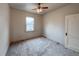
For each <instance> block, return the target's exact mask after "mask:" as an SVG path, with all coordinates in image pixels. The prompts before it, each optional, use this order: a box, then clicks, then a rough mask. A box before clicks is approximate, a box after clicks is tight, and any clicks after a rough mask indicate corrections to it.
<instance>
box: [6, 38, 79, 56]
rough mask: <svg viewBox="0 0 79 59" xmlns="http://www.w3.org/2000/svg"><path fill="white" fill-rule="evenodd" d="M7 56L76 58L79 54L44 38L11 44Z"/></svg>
mask: <svg viewBox="0 0 79 59" xmlns="http://www.w3.org/2000/svg"><path fill="white" fill-rule="evenodd" d="M6 55H7V56H78V55H79V53H78V52H75V51H73V50H70V49H67V48H65V47H64V46H63V45H61V44H58V43H57V42H55V41H52V40H49V39H47V38H44V37H39V38H35V39H31V40H26V41H22V42H19V43H14V44H12V45H11V46H10V47H9V49H8V52H7V54H6Z"/></svg>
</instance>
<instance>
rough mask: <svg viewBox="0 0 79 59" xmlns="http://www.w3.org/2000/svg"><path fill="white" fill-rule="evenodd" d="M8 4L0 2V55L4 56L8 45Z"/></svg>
mask: <svg viewBox="0 0 79 59" xmlns="http://www.w3.org/2000/svg"><path fill="white" fill-rule="evenodd" d="M9 16H10V15H9V6H8V4H0V56H2V55H3V56H4V55H5V54H6V52H7V49H8V46H9Z"/></svg>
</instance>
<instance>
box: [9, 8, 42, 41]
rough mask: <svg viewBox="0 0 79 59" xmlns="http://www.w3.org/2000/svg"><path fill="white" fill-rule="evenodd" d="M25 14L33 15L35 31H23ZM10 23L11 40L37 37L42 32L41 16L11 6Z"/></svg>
mask: <svg viewBox="0 0 79 59" xmlns="http://www.w3.org/2000/svg"><path fill="white" fill-rule="evenodd" d="M27 16H33V17H34V18H35V31H33V32H26V31H25V20H26V17H27ZM10 23H11V26H10V27H11V28H10V29H11V31H10V32H11V33H10V35H11V39H10V40H11V42H14V41H19V40H24V39H28V38H32V37H37V36H40V35H41V33H42V16H40V15H36V14H32V13H29V12H25V11H21V10H17V9H14V8H11V22H10Z"/></svg>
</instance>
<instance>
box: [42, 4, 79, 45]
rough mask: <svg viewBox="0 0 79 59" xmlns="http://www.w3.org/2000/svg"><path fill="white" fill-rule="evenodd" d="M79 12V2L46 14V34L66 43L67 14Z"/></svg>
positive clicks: (50, 37)
mask: <svg viewBox="0 0 79 59" xmlns="http://www.w3.org/2000/svg"><path fill="white" fill-rule="evenodd" d="M76 13H79V4H70V5H67V6H64V7H62V8H59V9H56V10H54V11H51V12H48V13H47V14H45V15H44V30H43V31H44V35H46V36H47V37H48V38H49V39H51V40H54V41H57V42H60V43H61V44H63V45H64V44H65V39H64V34H65V33H64V31H65V16H66V15H69V14H76Z"/></svg>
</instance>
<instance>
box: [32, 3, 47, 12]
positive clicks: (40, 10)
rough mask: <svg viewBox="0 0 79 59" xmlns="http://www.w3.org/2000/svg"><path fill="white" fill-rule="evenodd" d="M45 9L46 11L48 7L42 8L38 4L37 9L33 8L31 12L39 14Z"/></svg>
mask: <svg viewBox="0 0 79 59" xmlns="http://www.w3.org/2000/svg"><path fill="white" fill-rule="evenodd" d="M46 9H48V7H43V6H41V3H38V4H37V8H34V9H32V10H36V11H37V13H41V12H42V11H43V10H46Z"/></svg>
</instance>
